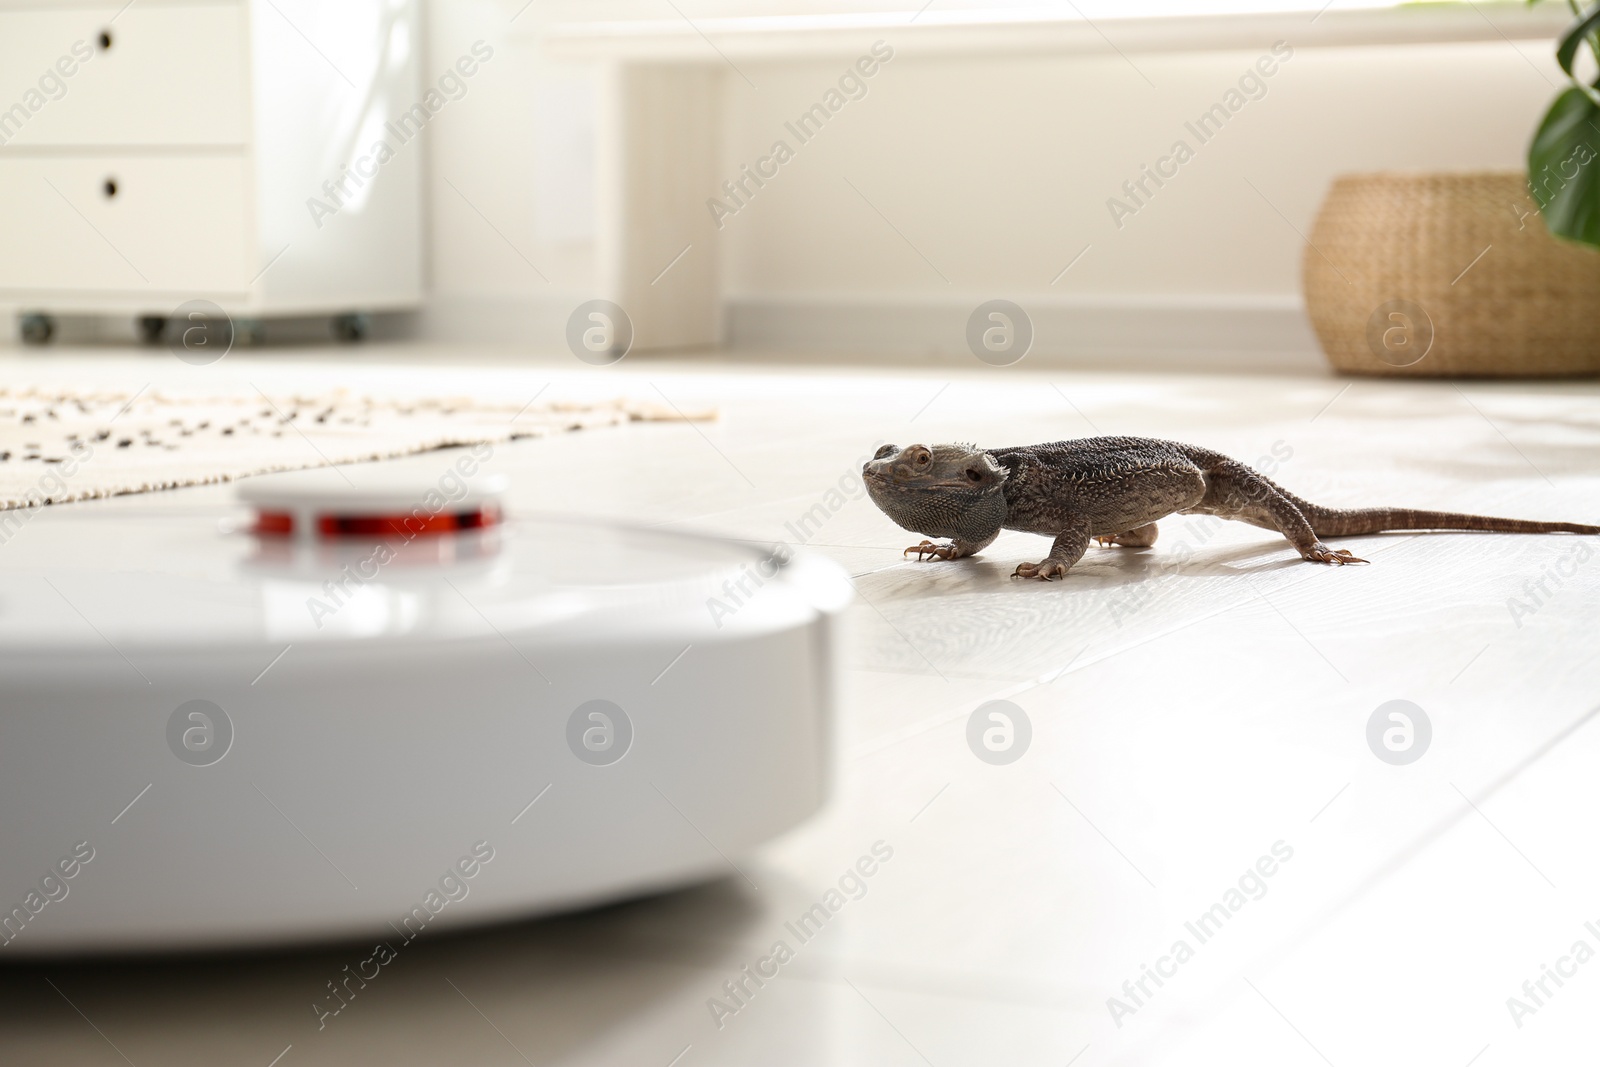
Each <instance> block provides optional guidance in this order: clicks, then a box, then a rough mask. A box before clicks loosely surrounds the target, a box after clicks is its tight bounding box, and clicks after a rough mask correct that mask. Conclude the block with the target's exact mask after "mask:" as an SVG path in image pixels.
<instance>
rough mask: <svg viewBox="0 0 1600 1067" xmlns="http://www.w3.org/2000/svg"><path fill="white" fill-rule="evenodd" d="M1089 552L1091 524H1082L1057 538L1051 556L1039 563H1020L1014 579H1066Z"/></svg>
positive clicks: (1046, 580)
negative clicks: (1068, 572)
mask: <svg viewBox="0 0 1600 1067" xmlns="http://www.w3.org/2000/svg"><path fill="white" fill-rule="evenodd" d="M1088 550H1089V524H1088V523H1087V522H1084V523H1080V524H1079V525H1077V526H1074V527H1073V528H1072V529H1070V530H1066V531H1064V532H1062V533H1061V534H1058V535H1057V536H1056V539H1055V541H1054V542H1053V543H1052V544H1051V545H1050V554H1049V555H1048V556H1046V557H1045V558H1044V559H1042V560H1040V561H1039V562H1038V563H1019V564H1017V569H1016V570H1015V571H1013V572H1012V573H1011V577H1013V578H1038V579H1039V580H1040V581H1045V582H1048V581H1050V579H1052V578H1065V577H1066V576H1067V571H1069V570H1070V569H1072V565H1073V564H1074V563H1076V562H1078V560H1080V559H1082V558H1083V554H1084V553H1085V552H1087V551H1088Z"/></svg>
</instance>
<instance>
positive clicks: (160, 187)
mask: <svg viewBox="0 0 1600 1067" xmlns="http://www.w3.org/2000/svg"><path fill="white" fill-rule="evenodd" d="M420 47H421V39H420V33H419V19H418V14H417V0H338V2H337V3H327V2H318V0H186V2H185V0H139V2H137V3H133V4H128V5H126V6H124V5H123V4H121V3H120V0H119V2H118V3H117V4H115V5H95V6H80V5H78V4H73V3H65V2H48V0H43V2H41V0H33V2H31V3H30V2H27V0H0V204H3V205H4V206H5V210H4V212H0V303H4V304H7V305H12V306H15V307H18V308H21V309H24V310H26V311H32V312H37V313H40V314H43V315H50V314H57V313H60V314H91V315H99V314H105V315H113V314H115V315H134V316H138V317H142V318H145V319H146V320H147V321H149V320H158V319H160V318H162V317H165V316H169V315H171V314H173V312H174V311H175V310H176V309H177V308H178V307H179V306H180V305H184V304H186V303H188V302H190V301H196V300H201V301H209V302H211V303H214V304H215V305H217V306H218V307H220V308H221V309H222V310H223V311H224V312H226V313H227V314H228V315H229V316H233V317H236V318H241V319H246V320H252V321H257V320H260V319H264V318H271V317H278V316H305V315H324V314H334V315H340V314H344V315H348V314H349V313H353V312H366V311H378V310H394V309H402V308H407V307H414V306H416V305H417V304H419V303H420V300H421V295H422V254H421V207H420V200H421V178H422V166H423V164H422V145H421V143H420V142H419V141H418V140H417V139H416V138H415V137H414V136H413V137H411V138H410V139H408V140H405V141H401V140H400V138H399V137H397V136H396V135H395V134H394V133H393V132H392V131H390V130H387V129H386V124H387V123H390V121H391V120H392V119H394V118H395V117H396V116H398V115H400V114H401V113H403V112H405V110H406V109H407V108H409V107H411V106H412V105H414V104H416V103H418V102H419V101H422V100H423V98H424V97H423V89H422V87H421V86H420V85H419V78H418V70H419V62H418V60H419V56H418V54H417V53H418V50H419V49H420ZM423 114H426V111H425V110H424V112H423ZM385 139H387V141H388V143H389V146H390V149H391V153H390V154H389V155H387V156H386V158H385V161H384V162H383V163H381V164H378V163H377V162H376V161H375V159H374V158H373V155H372V152H371V149H372V148H373V146H374V145H375V144H376V142H378V141H380V140H385ZM363 160H365V162H364V163H363V162H362V161H363ZM352 168H354V169H352ZM37 318H38V316H35V319H36V320H37ZM46 321H48V320H46ZM47 335H48V330H46V336H47ZM32 339H34V340H40V339H43V338H42V337H40V336H38V335H37V334H36V335H35V336H34V337H33V338H32Z"/></svg>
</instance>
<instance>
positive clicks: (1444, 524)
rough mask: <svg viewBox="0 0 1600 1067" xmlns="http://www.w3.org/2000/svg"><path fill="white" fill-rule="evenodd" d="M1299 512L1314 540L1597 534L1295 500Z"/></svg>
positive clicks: (1563, 525) (1565, 526)
mask: <svg viewBox="0 0 1600 1067" xmlns="http://www.w3.org/2000/svg"><path fill="white" fill-rule="evenodd" d="M1295 505H1296V506H1297V507H1298V508H1299V509H1300V513H1301V514H1302V515H1304V516H1305V517H1306V521H1307V522H1309V523H1311V528H1312V529H1313V530H1315V531H1316V533H1317V536H1318V537H1348V536H1351V535H1352V534H1373V533H1383V532H1384V531H1386V530H1482V531H1484V532H1486V533H1574V534H1600V526H1584V525H1582V524H1580V523H1576V522H1530V521H1528V520H1527V519H1500V518H1495V517H1493V516H1490V515H1466V514H1463V513H1461V512H1458V511H1415V510H1413V509H1411V508H1325V507H1322V506H1320V505H1317V504H1311V503H1308V502H1306V501H1302V500H1296V501H1295Z"/></svg>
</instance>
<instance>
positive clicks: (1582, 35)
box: [1556, 4, 1600, 78]
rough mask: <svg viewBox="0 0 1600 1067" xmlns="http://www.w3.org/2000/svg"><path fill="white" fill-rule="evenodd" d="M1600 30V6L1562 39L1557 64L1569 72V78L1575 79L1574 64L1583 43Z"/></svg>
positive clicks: (1575, 24)
mask: <svg viewBox="0 0 1600 1067" xmlns="http://www.w3.org/2000/svg"><path fill="white" fill-rule="evenodd" d="M1596 30H1600V4H1596V5H1595V6H1594V10H1593V11H1590V12H1589V13H1588V14H1587V15H1585V16H1583V17H1582V18H1580V19H1579V20H1578V21H1577V22H1575V23H1573V24H1572V28H1571V29H1569V30H1567V32H1566V33H1565V34H1563V35H1562V37H1561V44H1560V46H1559V47H1558V48H1557V49H1556V62H1558V63H1560V64H1561V69H1562V70H1564V71H1566V72H1567V77H1569V78H1571V77H1575V75H1574V74H1573V73H1572V62H1573V60H1574V59H1576V58H1577V56H1578V49H1579V48H1581V47H1583V42H1584V41H1585V40H1587V39H1588V37H1589V35H1590V34H1591V33H1594V32H1595V31H1596Z"/></svg>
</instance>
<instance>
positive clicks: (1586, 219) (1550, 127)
mask: <svg viewBox="0 0 1600 1067" xmlns="http://www.w3.org/2000/svg"><path fill="white" fill-rule="evenodd" d="M1528 192H1529V193H1530V194H1531V195H1532V196H1533V198H1534V200H1535V201H1537V202H1538V204H1539V210H1540V213H1541V214H1543V215H1544V221H1545V225H1546V226H1547V227H1549V229H1550V232H1551V233H1553V234H1555V235H1556V236H1557V237H1565V238H1567V239H1569V240H1573V241H1581V242H1583V243H1584V244H1587V245H1592V246H1594V247H1595V248H1600V106H1597V105H1596V104H1595V102H1594V100H1593V99H1592V98H1591V97H1590V96H1589V94H1588V93H1586V92H1584V90H1583V89H1580V88H1572V89H1568V90H1567V91H1566V92H1564V93H1562V94H1561V95H1560V96H1558V97H1556V99H1555V103H1553V104H1551V105H1550V110H1549V111H1548V112H1546V113H1545V116H1544V121H1543V122H1541V123H1540V124H1539V130H1538V132H1537V133H1535V134H1534V135H1533V143H1532V144H1531V145H1529V146H1528Z"/></svg>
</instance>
